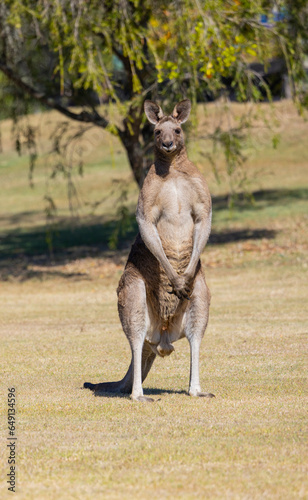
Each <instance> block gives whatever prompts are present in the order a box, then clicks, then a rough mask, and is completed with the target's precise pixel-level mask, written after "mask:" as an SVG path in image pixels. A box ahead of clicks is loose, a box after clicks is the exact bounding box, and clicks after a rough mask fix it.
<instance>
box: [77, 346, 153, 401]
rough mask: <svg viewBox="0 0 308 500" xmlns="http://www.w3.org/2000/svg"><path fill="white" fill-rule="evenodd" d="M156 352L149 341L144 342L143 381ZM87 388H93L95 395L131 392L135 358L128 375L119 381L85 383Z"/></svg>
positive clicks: (142, 359)
mask: <svg viewBox="0 0 308 500" xmlns="http://www.w3.org/2000/svg"><path fill="white" fill-rule="evenodd" d="M155 358H156V354H155V353H154V352H153V350H152V348H151V347H150V345H149V343H148V342H146V341H145V342H144V344H143V349H142V358H141V372H142V382H143V381H144V380H145V379H146V377H147V375H148V373H149V371H150V370H151V368H152V365H153V363H154V360H155ZM84 388H85V389H91V391H94V392H95V395H97V396H99V395H103V394H104V393H106V392H114V393H119V392H120V393H124V394H127V393H131V392H132V388H133V360H132V361H131V363H130V365H129V368H128V370H127V373H126V375H125V376H124V377H123V378H122V380H119V381H117V382H101V383H98V384H91V383H90V382H85V383H84Z"/></svg>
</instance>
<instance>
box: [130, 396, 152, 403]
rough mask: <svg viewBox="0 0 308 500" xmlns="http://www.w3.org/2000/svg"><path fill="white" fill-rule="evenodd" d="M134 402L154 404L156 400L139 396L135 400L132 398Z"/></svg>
mask: <svg viewBox="0 0 308 500" xmlns="http://www.w3.org/2000/svg"><path fill="white" fill-rule="evenodd" d="M132 400H133V401H138V402H141V403H154V399H152V398H148V397H147V396H138V397H137V398H134V397H133V396H132Z"/></svg>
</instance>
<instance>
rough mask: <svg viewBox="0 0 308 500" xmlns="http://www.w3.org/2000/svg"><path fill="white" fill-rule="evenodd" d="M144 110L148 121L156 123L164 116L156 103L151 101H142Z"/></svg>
mask: <svg viewBox="0 0 308 500" xmlns="http://www.w3.org/2000/svg"><path fill="white" fill-rule="evenodd" d="M144 112H145V114H146V117H147V119H148V120H149V122H151V123H153V125H156V124H157V123H158V122H159V120H161V119H162V117H163V116H164V112H163V110H162V109H161V107H160V106H158V104H156V103H155V102H153V101H144Z"/></svg>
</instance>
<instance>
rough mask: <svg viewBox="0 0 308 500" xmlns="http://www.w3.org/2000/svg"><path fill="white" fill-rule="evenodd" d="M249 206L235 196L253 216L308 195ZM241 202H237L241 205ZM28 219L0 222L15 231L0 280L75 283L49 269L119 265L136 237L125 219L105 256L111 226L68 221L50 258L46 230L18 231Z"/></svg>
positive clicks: (251, 233) (267, 197)
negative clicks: (105, 261) (93, 261)
mask: <svg viewBox="0 0 308 500" xmlns="http://www.w3.org/2000/svg"><path fill="white" fill-rule="evenodd" d="M253 197H254V199H255V204H254V205H249V204H247V202H245V200H244V197H243V196H242V197H241V196H239V210H240V209H241V207H242V206H244V208H245V210H246V209H249V210H259V209H260V208H263V207H264V205H268V206H270V205H275V204H276V205H286V204H289V203H293V202H294V200H298V199H307V200H308V189H306V188H302V189H296V190H286V189H279V190H264V191H256V192H254V193H253ZM241 198H242V199H241ZM226 205H227V197H224V196H221V197H215V198H214V199H213V211H219V210H226ZM32 215H33V213H29V212H25V213H24V214H18V215H13V216H12V220H10V219H9V218H5V217H3V216H2V217H1V218H0V222H1V221H2V222H5V223H6V224H7V225H9V224H10V223H11V224H14V223H15V224H16V222H18V223H19V224H20V226H21V227H20V228H18V229H16V230H8V231H6V232H2V233H0V280H8V279H14V278H16V279H20V280H26V279H31V278H34V277H36V278H40V277H43V276H46V275H49V276H55V277H57V276H59V277H60V276H61V277H65V278H76V279H78V278H80V277H84V278H85V277H86V276H87V275H85V274H82V273H67V272H66V273H61V271H59V270H58V269H53V266H55V265H57V266H59V265H63V264H67V263H69V262H71V261H73V260H76V259H82V258H85V257H89V256H93V257H98V258H99V257H102V258H103V257H106V258H110V259H112V260H114V261H116V262H117V261H118V260H119V256H120V255H121V254H122V255H123V252H127V251H128V249H129V247H130V245H131V243H132V242H133V240H134V237H135V235H136V234H137V232H138V227H137V223H136V220H135V215H133V214H132V215H131V217H130V226H131V227H130V230H129V231H128V232H127V233H126V234H125V237H123V236H122V237H121V235H120V237H119V245H118V250H117V251H111V250H110V248H109V246H108V242H109V241H110V238H111V237H112V235H113V234H114V231H115V230H116V229H117V221H115V220H107V221H102V220H101V219H98V218H92V219H91V220H90V219H87V220H86V221H82V222H79V223H76V222H75V223H72V222H71V221H66V222H62V223H61V225H60V224H59V225H58V227H57V228H56V229H55V230H54V232H53V235H52V253H51V252H50V249H49V247H48V244H47V232H46V227H44V226H41V227H38V228H34V229H33V228H31V227H30V228H22V224H23V222H26V221H28V219H29V216H32ZM275 234H276V233H275V231H273V230H269V229H266V228H264V229H256V230H253V229H242V230H230V231H222V232H215V231H212V233H211V236H210V240H209V244H212V245H219V244H225V243H229V242H236V241H245V240H248V239H262V238H267V239H272V238H274V237H275ZM30 264H31V265H38V266H41V267H44V266H46V271H45V270H43V271H33V270H31V269H29V265H30Z"/></svg>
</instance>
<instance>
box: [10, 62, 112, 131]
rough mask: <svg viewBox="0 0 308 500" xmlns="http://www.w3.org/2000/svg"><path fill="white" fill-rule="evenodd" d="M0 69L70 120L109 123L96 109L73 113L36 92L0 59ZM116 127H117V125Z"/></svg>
mask: <svg viewBox="0 0 308 500" xmlns="http://www.w3.org/2000/svg"><path fill="white" fill-rule="evenodd" d="M0 71H2V72H3V73H4V74H5V75H6V76H7V77H8V78H9V80H11V81H12V82H13V83H15V85H16V86H17V87H19V88H20V89H21V90H23V91H24V92H26V93H27V94H29V95H30V96H31V97H33V98H34V99H36V100H37V101H39V102H41V103H42V104H44V105H45V106H47V107H48V108H51V109H55V110H57V111H59V112H60V113H62V114H63V115H64V116H66V117H67V118H71V119H72V120H76V121H79V122H83V123H93V124H94V125H96V126H98V127H101V128H106V127H108V125H109V121H108V120H106V118H104V117H103V116H101V115H100V114H99V113H98V112H97V111H96V109H94V108H93V109H92V112H89V111H81V113H73V112H72V111H70V110H69V109H68V108H66V107H64V106H62V105H61V104H59V103H57V102H56V101H55V100H54V99H53V98H52V97H48V96H46V95H44V94H42V93H41V92H38V91H37V90H35V89H34V88H33V87H31V86H30V85H29V84H28V83H26V82H24V81H23V80H22V79H21V78H20V77H19V76H17V75H16V73H14V71H13V70H12V69H10V68H9V67H8V66H7V65H6V64H4V63H3V62H2V61H1V60H0ZM117 128H118V127H117Z"/></svg>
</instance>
